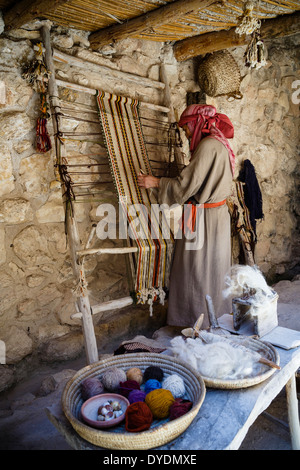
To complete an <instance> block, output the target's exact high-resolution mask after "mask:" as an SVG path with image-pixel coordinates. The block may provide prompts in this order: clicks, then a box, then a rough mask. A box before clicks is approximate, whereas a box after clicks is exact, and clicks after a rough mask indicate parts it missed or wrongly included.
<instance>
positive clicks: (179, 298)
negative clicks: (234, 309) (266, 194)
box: [158, 138, 232, 327]
mask: <svg viewBox="0 0 300 470" xmlns="http://www.w3.org/2000/svg"><path fill="white" fill-rule="evenodd" d="M231 184H232V172H231V166H230V161H229V155H228V151H227V149H226V147H225V146H224V145H223V144H222V143H221V142H219V141H218V140H216V139H213V138H205V139H203V140H202V141H201V142H200V143H199V145H198V147H197V148H196V150H195V152H194V154H193V158H192V159H191V161H190V163H189V165H188V166H187V167H185V168H184V170H183V171H182V172H181V174H180V176H179V177H177V178H161V179H160V183H159V189H158V202H159V204H168V205H172V204H175V203H177V204H184V203H185V202H186V201H187V200H188V199H189V198H190V197H191V196H194V198H195V199H196V201H198V203H199V204H202V203H205V202H209V203H212V202H220V201H222V200H224V199H226V198H227V197H228V196H229V195H230V193H231ZM201 211H202V212H201ZM198 215H199V216H197V222H196V229H197V230H199V232H198V233H200V237H202V238H200V244H199V248H198V249H187V247H191V242H192V240H187V239H186V237H185V236H182V238H181V239H178V238H177V239H176V242H175V250H174V255H173V261H172V268H171V275H170V291H169V300H168V316H167V323H168V325H175V326H182V327H192V326H193V325H194V323H195V322H196V320H197V319H198V318H199V316H200V314H201V313H204V314H205V315H204V323H203V327H207V326H209V320H208V314H207V305H206V300H205V296H206V295H207V294H208V295H210V296H211V298H212V301H213V304H214V307H215V313H216V316H217V317H218V316H220V315H222V314H224V313H230V312H231V301H229V300H224V298H223V294H222V291H223V289H224V279H225V275H226V273H227V272H228V271H229V269H230V266H231V231H230V215H229V212H228V208H227V205H226V204H225V205H223V206H220V207H216V208H209V209H200V213H199V212H198ZM187 244H189V245H187ZM201 245H202V246H201Z"/></svg>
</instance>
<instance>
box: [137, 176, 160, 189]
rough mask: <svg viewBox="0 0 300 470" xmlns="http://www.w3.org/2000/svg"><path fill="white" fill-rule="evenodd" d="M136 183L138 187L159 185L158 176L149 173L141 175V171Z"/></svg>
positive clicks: (146, 187)
mask: <svg viewBox="0 0 300 470" xmlns="http://www.w3.org/2000/svg"><path fill="white" fill-rule="evenodd" d="M138 185H139V186H140V188H145V189H149V188H158V185H159V178H156V177H155V176H151V175H142V174H141V173H140V174H139V175H138Z"/></svg>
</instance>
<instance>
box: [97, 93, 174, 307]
mask: <svg viewBox="0 0 300 470" xmlns="http://www.w3.org/2000/svg"><path fill="white" fill-rule="evenodd" d="M97 103H98V109H99V118H100V123H101V126H102V131H103V137H104V141H105V144H106V148H107V152H108V158H109V162H110V167H111V172H112V176H113V179H114V182H115V187H116V190H117V194H118V198H119V207H120V210H121V211H122V212H123V214H124V217H125V220H126V223H127V226H128V233H129V236H128V244H129V245H132V244H133V245H134V246H137V248H138V251H137V254H136V255H134V256H133V263H131V268H132V276H133V282H134V289H135V294H136V298H137V302H138V303H142V304H144V303H148V304H149V305H150V313H151V314H152V304H153V302H154V301H156V300H158V299H159V300H160V302H161V303H163V302H164V298H165V291H166V288H168V282H169V275H170V264H171V257H172V252H173V247H174V238H173V234H172V232H171V231H170V230H167V231H166V230H165V229H164V227H166V225H163V224H166V223H167V221H166V218H165V215H164V213H163V212H162V213H161V214H159V213H158V212H157V210H154V209H153V208H154V205H155V207H156V208H157V207H158V205H157V201H156V199H155V197H154V194H153V191H152V190H146V189H143V188H140V187H139V186H138V183H137V175H138V174H139V173H140V171H141V170H142V171H143V172H144V173H146V174H152V171H151V167H150V163H149V159H148V156H147V151H146V146H145V142H144V137H143V132H142V125H141V121H140V117H139V106H140V104H139V101H138V100H133V99H130V98H125V97H120V96H116V95H113V94H110V93H104V92H101V91H98V92H97ZM166 235H167V236H166Z"/></svg>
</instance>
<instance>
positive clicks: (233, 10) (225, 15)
mask: <svg viewBox="0 0 300 470" xmlns="http://www.w3.org/2000/svg"><path fill="white" fill-rule="evenodd" d="M172 3H174V8H176V9H177V7H176V6H175V4H176V3H178V0H177V1H176V0H151V1H150V0H126V1H124V0H102V1H101V2H99V1H98V0H71V1H68V2H66V1H63V0H58V1H57V0H56V1H51V0H46V1H44V2H36V0H22V1H21V2H13V1H9V0H0V9H2V10H3V12H4V19H5V18H6V17H7V18H10V20H11V18H12V16H9V14H10V12H11V10H12V9H15V11H16V8H17V7H19V8H20V9H19V11H17V17H18V18H19V22H18V27H20V21H21V20H20V16H21V17H22V15H24V19H26V20H27V19H28V15H29V13H32V17H34V14H35V16H36V17H39V18H47V19H49V20H51V21H53V22H54V23H55V24H58V25H61V26H65V27H68V28H76V29H80V30H84V31H89V32H91V33H93V32H96V31H99V30H102V29H105V28H108V27H111V26H114V25H119V24H124V23H126V22H128V21H129V20H131V19H133V18H137V17H140V16H142V15H146V14H147V13H149V12H151V11H155V10H157V9H161V8H164V7H165V6H167V5H168V4H172ZM21 4H22V8H21ZM199 4H201V2H199ZM244 4H245V2H244V1H242V0H228V1H219V2H215V3H213V4H212V5H210V6H208V7H207V8H205V9H204V10H201V11H199V10H198V11H197V10H194V11H192V12H188V13H186V14H183V15H182V14H180V16H179V17H177V18H175V19H172V20H171V22H168V23H167V24H162V25H159V26H157V27H151V28H148V30H144V31H141V32H139V33H138V34H137V37H139V38H143V39H150V40H154V41H178V40H181V39H184V38H187V37H191V36H196V35H199V34H203V33H207V32H211V31H219V30H224V29H225V30H226V29H230V28H232V27H233V26H236V25H237V24H238V22H239V17H240V16H241V15H242V13H243V7H244ZM32 5H33V6H32ZM24 6H25V7H26V8H25V7H24ZM299 9H300V2H299V1H298V0H290V1H283V0H278V1H277V0H260V1H258V2H256V7H255V8H254V13H255V14H256V15H257V16H258V17H259V18H261V19H270V18H274V17H277V16H279V15H285V14H291V13H293V12H295V11H297V10H299ZM20 12H22V13H21V14H20ZM25 17H26V18H25ZM11 21H12V20H11Z"/></svg>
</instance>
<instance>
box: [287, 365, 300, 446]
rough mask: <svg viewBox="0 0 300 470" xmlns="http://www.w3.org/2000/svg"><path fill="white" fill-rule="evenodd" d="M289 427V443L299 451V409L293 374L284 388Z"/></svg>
mask: <svg viewBox="0 0 300 470" xmlns="http://www.w3.org/2000/svg"><path fill="white" fill-rule="evenodd" d="M285 390H286V398H287V406H288V417H289V427H290V433H291V441H292V448H293V450H300V424H299V408H298V399H297V388H296V376H295V374H293V375H292V377H291V378H290V379H289V381H288V382H287V384H286V386H285Z"/></svg>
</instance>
